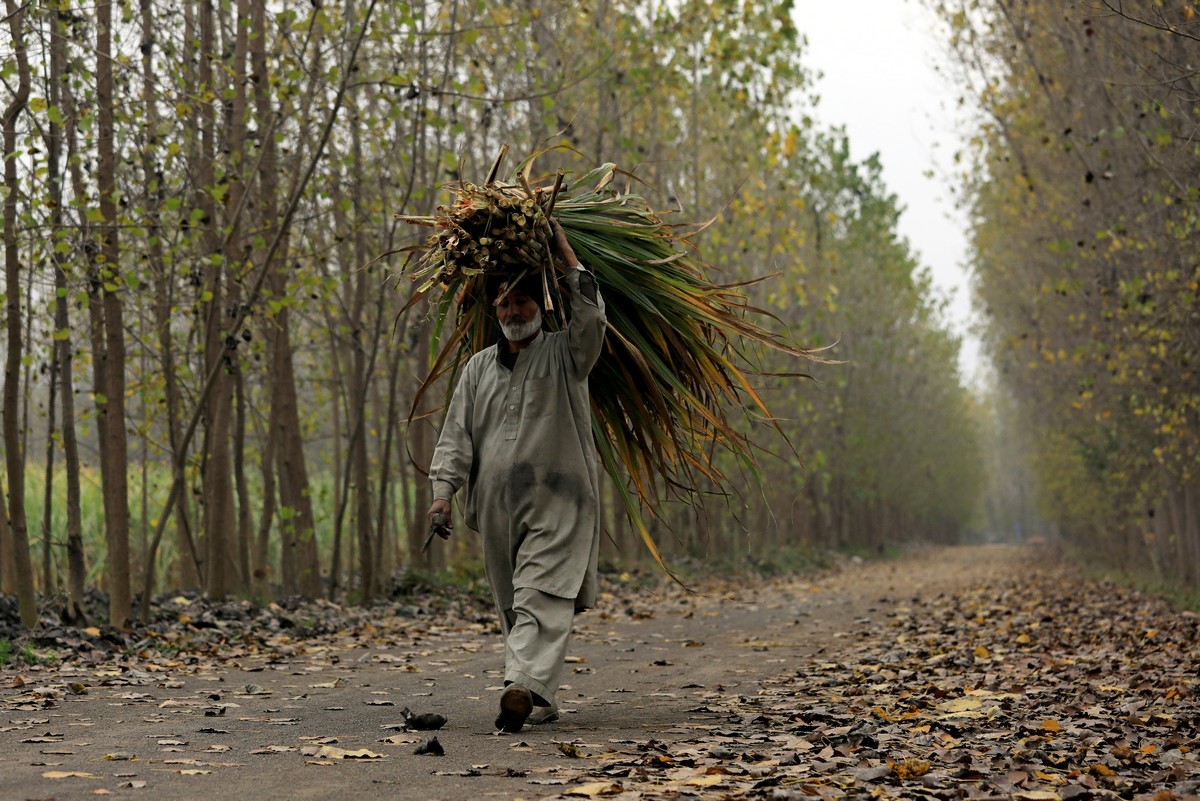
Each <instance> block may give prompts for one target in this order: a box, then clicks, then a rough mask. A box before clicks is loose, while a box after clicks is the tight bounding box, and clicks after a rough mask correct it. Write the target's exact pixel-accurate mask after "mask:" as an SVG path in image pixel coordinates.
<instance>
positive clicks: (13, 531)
mask: <svg viewBox="0 0 1200 801" xmlns="http://www.w3.org/2000/svg"><path fill="white" fill-rule="evenodd" d="M5 9H6V11H7V13H8V29H9V33H10V34H11V35H12V48H13V54H14V55H15V56H16V60H17V88H16V91H15V92H13V96H12V99H11V100H10V101H9V104H8V105H7V106H6V107H5V109H4V186H5V188H6V189H7V190H8V194H7V195H6V196H5V198H4V276H5V291H6V299H7V302H6V304H5V305H6V313H7V315H8V342H7V343H5V345H6V350H7V358H6V359H5V363H4V457H5V465H6V467H7V470H8V523H9V525H8V529H9V537H10V539H9V541H10V542H11V544H12V561H13V568H14V572H15V578H16V590H17V602H18V604H19V606H20V610H21V624H22V625H23V626H29V627H32V626H35V625H37V599H36V597H35V596H34V588H33V578H34V576H33V562H32V560H31V559H30V556H29V530H28V527H27V526H28V524H27V523H26V519H25V449H24V447H23V445H22V443H21V432H20V420H19V414H18V401H19V400H20V389H21V388H20V383H21V381H20V376H21V358H22V357H23V356H24V343H23V341H22V333H21V319H22V318H21V261H20V253H19V252H18V243H17V200H18V198H19V197H20V191H19V190H20V188H21V186H20V181H19V179H18V176H17V156H16V151H17V118H18V117H19V116H20V115H21V112H22V111H24V110H25V105H26V103H28V102H29V91H30V83H31V74H30V70H29V59H28V56H27V55H26V52H25V32H24V27H25V9H24V8H23V7H22V8H18V7H17V4H16V2H14V0H5Z"/></svg>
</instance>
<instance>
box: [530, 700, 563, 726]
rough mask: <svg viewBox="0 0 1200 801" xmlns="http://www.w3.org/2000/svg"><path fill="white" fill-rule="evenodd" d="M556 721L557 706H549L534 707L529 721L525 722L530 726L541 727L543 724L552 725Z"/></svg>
mask: <svg viewBox="0 0 1200 801" xmlns="http://www.w3.org/2000/svg"><path fill="white" fill-rule="evenodd" d="M556 720H558V704H553V703H552V704H550V706H535V707H534V708H533V712H532V713H531V714H530V715H529V719H528V720H526V721H525V722H526V723H528V724H529V725H530V726H541V725H542V724H543V723H553V722H554V721H556Z"/></svg>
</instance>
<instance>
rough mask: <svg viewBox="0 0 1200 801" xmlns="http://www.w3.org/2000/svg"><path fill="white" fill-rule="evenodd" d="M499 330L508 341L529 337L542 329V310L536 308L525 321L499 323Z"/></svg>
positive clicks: (518, 340)
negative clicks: (529, 318) (531, 317)
mask: <svg viewBox="0 0 1200 801" xmlns="http://www.w3.org/2000/svg"><path fill="white" fill-rule="evenodd" d="M500 330H501V331H503V332H504V338H505V339H507V340H508V341H510V342H520V341H521V340H522V339H529V338H530V337H531V336H533V335H534V334H536V333H537V332H538V331H541V330H542V310H541V309H538V310H537V311H536V312H534V315H533V319H531V320H530V321H529V322H527V323H513V324H512V325H509V324H507V323H500Z"/></svg>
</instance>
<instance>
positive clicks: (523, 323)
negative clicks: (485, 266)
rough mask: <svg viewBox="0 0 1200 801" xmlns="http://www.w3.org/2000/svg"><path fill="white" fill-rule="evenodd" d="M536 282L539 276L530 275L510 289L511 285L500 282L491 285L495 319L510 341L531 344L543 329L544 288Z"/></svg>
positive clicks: (493, 282)
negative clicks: (542, 290) (542, 302)
mask: <svg viewBox="0 0 1200 801" xmlns="http://www.w3.org/2000/svg"><path fill="white" fill-rule="evenodd" d="M537 279H538V277H537V276H536V275H534V276H527V277H526V278H525V279H524V280H522V281H521V282H520V283H518V284H516V285H515V286H512V287H511V288H510V285H509V283H508V282H501V281H492V282H490V283H489V285H488V297H489V298H490V299H491V300H492V302H493V303H495V309H496V320H497V322H499V323H500V330H501V331H503V332H504V338H505V339H507V340H508V341H510V342H528V341H529V340H531V339H533V337H534V336H536V335H537V333H538V332H539V331H541V330H542V309H541V303H540V299H541V288H542V285H541V282H540V281H539V280H537ZM497 298H499V302H498V303H496V300H497Z"/></svg>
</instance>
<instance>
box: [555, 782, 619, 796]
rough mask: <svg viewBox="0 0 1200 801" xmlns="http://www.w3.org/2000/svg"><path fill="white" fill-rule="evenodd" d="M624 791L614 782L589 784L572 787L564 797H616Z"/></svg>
mask: <svg viewBox="0 0 1200 801" xmlns="http://www.w3.org/2000/svg"><path fill="white" fill-rule="evenodd" d="M624 789H625V788H623V787H622V786H621V785H619V784H613V783H612V782H588V783H587V784H581V785H579V786H578V787H572V788H571V789H570V790H567V791H566V792H565V793H564V795H582V796H586V797H588V798H591V797H593V796H597V795H615V794H616V793H620V792H624Z"/></svg>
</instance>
